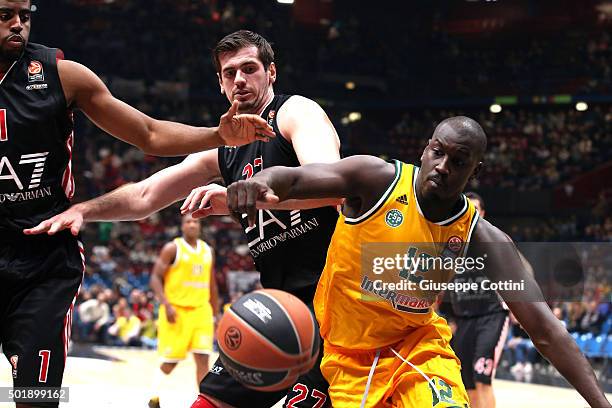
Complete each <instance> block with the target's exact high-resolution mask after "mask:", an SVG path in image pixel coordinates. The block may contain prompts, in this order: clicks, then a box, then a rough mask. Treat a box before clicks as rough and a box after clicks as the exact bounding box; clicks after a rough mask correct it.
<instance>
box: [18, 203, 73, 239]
mask: <svg viewBox="0 0 612 408" xmlns="http://www.w3.org/2000/svg"><path fill="white" fill-rule="evenodd" d="M82 225H83V213H82V212H81V211H79V210H78V208H77V207H76V206H73V207H70V208H69V209H67V210H66V211H64V212H63V213H60V214H57V215H56V216H54V217H51V218H49V219H47V220H44V221H43V222H41V223H40V224H38V225H37V226H35V227H33V228H28V229H24V230H23V233H24V234H25V235H38V234H44V233H47V234H48V235H53V234H55V233H56V232H58V231H61V230H65V229H70V232H71V233H72V235H74V236H76V235H78V234H79V231H80V230H81V226H82Z"/></svg>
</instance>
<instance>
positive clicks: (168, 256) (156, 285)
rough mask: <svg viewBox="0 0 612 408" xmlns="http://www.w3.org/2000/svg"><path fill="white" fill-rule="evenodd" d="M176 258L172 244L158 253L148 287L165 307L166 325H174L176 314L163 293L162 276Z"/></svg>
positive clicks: (165, 246) (173, 244)
mask: <svg viewBox="0 0 612 408" xmlns="http://www.w3.org/2000/svg"><path fill="white" fill-rule="evenodd" d="M175 257H176V244H175V243H174V242H168V243H167V244H166V245H164V247H163V248H162V250H161V251H160V253H159V256H158V257H157V259H156V260H155V264H154V265H153V271H151V281H150V282H149V285H150V286H151V289H153V292H154V293H155V296H156V297H157V300H159V303H161V304H162V305H164V306H165V308H166V317H167V319H168V323H174V322H175V321H176V312H175V311H174V308H173V307H172V305H171V304H170V303H168V299H166V294H165V293H164V276H165V275H166V272H168V269H169V268H170V265H171V264H172V262H174V258H175Z"/></svg>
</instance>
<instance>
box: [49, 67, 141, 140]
mask: <svg viewBox="0 0 612 408" xmlns="http://www.w3.org/2000/svg"><path fill="white" fill-rule="evenodd" d="M58 72H59V75H60V80H61V82H62V87H63V89H64V94H65V95H66V100H67V102H68V104H69V105H70V106H72V107H75V108H78V109H80V110H81V111H82V112H83V113H84V114H85V115H86V116H87V117H88V118H89V119H90V120H91V121H92V122H94V123H95V124H96V125H97V126H98V127H100V128H101V129H103V130H104V131H106V132H108V133H110V134H112V135H113V136H115V137H117V138H119V139H121V140H123V141H125V142H128V143H130V144H132V145H135V146H138V147H139V148H146V144H147V142H148V135H149V126H150V124H151V122H152V119H151V118H150V117H148V116H147V115H145V114H144V113H142V112H140V111H138V110H137V109H135V108H133V107H131V106H130V105H128V104H126V103H125V102H122V101H121V100H119V99H117V98H115V97H114V96H113V95H112V94H111V93H110V91H109V90H108V88H107V87H106V85H105V84H104V82H102V80H101V79H100V78H99V77H98V76H97V75H96V74H95V73H94V72H93V71H91V70H90V69H89V68H87V67H86V66H84V65H81V64H79V63H77V62H74V61H58Z"/></svg>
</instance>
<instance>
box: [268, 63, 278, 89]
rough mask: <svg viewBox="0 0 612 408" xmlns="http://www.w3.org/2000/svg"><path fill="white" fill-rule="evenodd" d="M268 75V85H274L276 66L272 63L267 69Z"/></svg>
mask: <svg viewBox="0 0 612 408" xmlns="http://www.w3.org/2000/svg"><path fill="white" fill-rule="evenodd" d="M268 75H269V78H270V85H272V84H274V83H275V82H276V65H275V64H274V63H273V62H271V63H270V66H269V67H268Z"/></svg>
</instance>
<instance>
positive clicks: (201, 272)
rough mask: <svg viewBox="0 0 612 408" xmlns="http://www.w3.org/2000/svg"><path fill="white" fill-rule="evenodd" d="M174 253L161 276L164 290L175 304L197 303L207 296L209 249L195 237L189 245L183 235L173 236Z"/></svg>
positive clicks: (189, 305) (195, 304)
mask: <svg viewBox="0 0 612 408" xmlns="http://www.w3.org/2000/svg"><path fill="white" fill-rule="evenodd" d="M174 243H175V244H176V257H175V258H174V263H173V264H172V265H171V266H170V268H169V269H168V271H167V272H166V275H165V276H164V292H165V294H166V298H167V299H168V301H169V302H170V303H171V304H173V305H177V306H183V307H198V306H202V305H204V304H206V303H208V302H209V300H210V278H211V267H212V264H213V258H212V251H211V249H210V247H209V246H208V245H207V244H206V242H204V241H202V240H198V245H197V247H196V248H193V247H192V246H191V245H189V244H188V243H187V242H186V241H185V240H184V239H183V238H175V239H174Z"/></svg>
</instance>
